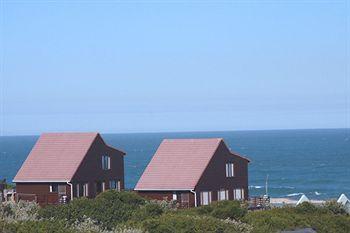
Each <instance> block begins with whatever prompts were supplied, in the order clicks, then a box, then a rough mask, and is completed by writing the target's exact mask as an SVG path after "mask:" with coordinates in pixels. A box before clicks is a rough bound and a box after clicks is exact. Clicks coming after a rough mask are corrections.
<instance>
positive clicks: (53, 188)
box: [13, 133, 125, 205]
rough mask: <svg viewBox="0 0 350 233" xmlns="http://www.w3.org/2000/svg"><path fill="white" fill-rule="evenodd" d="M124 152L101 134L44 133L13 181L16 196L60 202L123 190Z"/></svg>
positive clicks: (37, 200) (39, 201)
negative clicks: (106, 141)
mask: <svg viewBox="0 0 350 233" xmlns="http://www.w3.org/2000/svg"><path fill="white" fill-rule="evenodd" d="M124 155H125V153H124V152H122V151H120V150H117V149H115V148H113V147H111V146H108V145H107V144H106V143H105V142H104V141H103V139H102V137H101V136H100V134H98V133H44V134H42V135H41V136H40V138H39V140H38V141H37V142H36V144H35V145H34V147H33V149H32V151H31V152H30V154H29V155H28V157H27V159H26V160H25V161H24V163H23V165H22V167H21V168H20V170H19V171H18V173H17V175H16V177H15V178H14V180H13V182H14V183H16V192H17V193H16V199H17V200H28V201H36V202H38V203H39V204H40V205H46V204H58V203H66V202H68V201H69V200H72V199H74V198H77V197H83V196H84V197H89V198H90V197H91V198H92V197H95V196H96V195H97V194H98V193H100V192H103V191H104V190H107V189H115V190H123V189H124Z"/></svg>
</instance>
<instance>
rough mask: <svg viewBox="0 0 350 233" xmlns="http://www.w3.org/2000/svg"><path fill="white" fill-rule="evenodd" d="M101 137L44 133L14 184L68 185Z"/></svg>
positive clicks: (88, 134)
mask: <svg viewBox="0 0 350 233" xmlns="http://www.w3.org/2000/svg"><path fill="white" fill-rule="evenodd" d="M97 135H98V133H44V134H42V135H41V136H40V138H39V140H38V141H37V142H36V144H35V145H34V147H33V149H32V151H31V152H30V154H29V155H28V157H27V159H26V160H25V162H24V163H23V165H22V167H21V168H20V170H19V171H18V173H17V175H16V176H15V178H14V180H13V181H14V182H68V181H70V180H71V179H72V177H73V175H74V174H75V172H76V170H77V169H78V167H79V165H80V163H81V161H82V160H83V159H84V157H85V155H86V153H87V151H88V150H89V148H90V146H91V145H92V143H93V142H94V140H95V138H96V137H97Z"/></svg>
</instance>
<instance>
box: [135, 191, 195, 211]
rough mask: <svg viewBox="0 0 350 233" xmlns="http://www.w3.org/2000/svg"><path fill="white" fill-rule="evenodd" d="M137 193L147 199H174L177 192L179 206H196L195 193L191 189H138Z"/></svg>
mask: <svg viewBox="0 0 350 233" xmlns="http://www.w3.org/2000/svg"><path fill="white" fill-rule="evenodd" d="M137 193H138V194H139V195H140V196H142V197H144V198H147V199H151V200H165V201H171V200H173V194H176V195H177V203H178V205H179V207H182V208H187V207H194V194H193V193H191V192H190V191H138V192H137ZM184 197H187V198H184Z"/></svg>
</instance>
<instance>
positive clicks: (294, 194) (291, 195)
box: [287, 193, 304, 197]
mask: <svg viewBox="0 0 350 233" xmlns="http://www.w3.org/2000/svg"><path fill="white" fill-rule="evenodd" d="M303 194H304V193H290V194H287V197H294V196H299V195H303Z"/></svg>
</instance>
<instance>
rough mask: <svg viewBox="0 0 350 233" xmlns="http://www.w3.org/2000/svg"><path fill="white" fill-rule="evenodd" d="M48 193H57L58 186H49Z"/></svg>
mask: <svg viewBox="0 0 350 233" xmlns="http://www.w3.org/2000/svg"><path fill="white" fill-rule="evenodd" d="M54 187H55V188H54ZM50 193H58V184H50Z"/></svg>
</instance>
